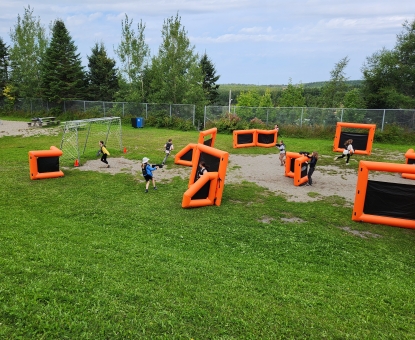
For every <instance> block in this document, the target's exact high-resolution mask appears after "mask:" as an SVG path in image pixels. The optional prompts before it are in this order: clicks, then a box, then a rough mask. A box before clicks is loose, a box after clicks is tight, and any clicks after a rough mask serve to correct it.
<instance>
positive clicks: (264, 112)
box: [0, 98, 415, 131]
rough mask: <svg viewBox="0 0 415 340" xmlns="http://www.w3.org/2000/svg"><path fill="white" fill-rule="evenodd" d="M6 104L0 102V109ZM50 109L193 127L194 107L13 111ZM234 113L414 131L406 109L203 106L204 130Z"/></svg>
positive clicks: (32, 106)
mask: <svg viewBox="0 0 415 340" xmlns="http://www.w3.org/2000/svg"><path fill="white" fill-rule="evenodd" d="M3 105H5V104H4V102H3V101H0V108H1V107H2V106H3ZM53 108H59V109H60V110H62V111H63V112H65V113H66V112H85V113H88V114H89V115H91V114H92V115H93V116H94V117H97V118H99V117H111V116H117V117H122V118H129V117H143V118H145V119H148V118H149V117H155V116H157V117H160V116H162V117H163V116H166V117H178V118H181V119H184V120H189V121H191V122H192V124H193V125H194V126H195V121H196V120H195V118H196V117H195V115H196V106H195V105H193V104H153V103H132V102H102V101H84V100H65V101H63V102H62V103H60V104H53V103H50V102H48V101H46V100H43V99H41V98H35V99H19V100H17V101H16V103H15V105H14V109H15V110H16V111H25V112H30V114H31V115H32V116H36V115H38V114H41V113H47V112H48V111H50V110H51V109H53ZM229 111H230V113H231V114H236V115H238V117H239V118H240V119H242V120H243V121H245V122H249V121H251V120H252V119H254V118H257V119H260V120H262V121H263V122H264V123H266V124H269V125H273V124H286V125H288V124H289V125H298V126H315V125H319V126H334V125H336V123H337V122H350V123H366V124H369V123H370V124H376V126H377V128H378V129H380V130H381V131H383V130H384V128H385V126H387V125H388V124H396V125H397V126H400V127H402V128H406V129H410V130H415V110H407V109H376V110H369V109H349V108H316V107H245V106H205V108H204V117H203V127H206V124H207V123H208V122H213V121H215V120H218V119H220V118H221V117H225V116H226V115H228V114H229Z"/></svg>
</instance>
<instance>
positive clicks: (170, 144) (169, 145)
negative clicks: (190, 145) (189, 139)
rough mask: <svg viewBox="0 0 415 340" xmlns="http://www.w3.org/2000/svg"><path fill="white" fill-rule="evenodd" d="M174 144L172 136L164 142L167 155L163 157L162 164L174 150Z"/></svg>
mask: <svg viewBox="0 0 415 340" xmlns="http://www.w3.org/2000/svg"><path fill="white" fill-rule="evenodd" d="M173 149H174V146H173V141H172V139H171V138H170V139H169V140H168V141H167V143H166V144H164V152H165V156H164V159H163V162H162V163H161V164H163V165H164V164H165V163H166V162H167V157H169V155H170V153H171V152H172V151H173Z"/></svg>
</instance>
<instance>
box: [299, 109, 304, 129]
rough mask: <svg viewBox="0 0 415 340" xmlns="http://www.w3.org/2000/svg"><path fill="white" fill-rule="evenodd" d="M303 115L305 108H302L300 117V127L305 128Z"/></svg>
mask: <svg viewBox="0 0 415 340" xmlns="http://www.w3.org/2000/svg"><path fill="white" fill-rule="evenodd" d="M303 114H304V108H303V107H302V108H301V117H300V127H303Z"/></svg>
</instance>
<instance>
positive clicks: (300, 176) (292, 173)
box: [284, 152, 309, 186]
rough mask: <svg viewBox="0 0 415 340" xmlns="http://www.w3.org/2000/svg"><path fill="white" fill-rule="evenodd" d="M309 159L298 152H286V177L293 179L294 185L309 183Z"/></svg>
mask: <svg viewBox="0 0 415 340" xmlns="http://www.w3.org/2000/svg"><path fill="white" fill-rule="evenodd" d="M308 160H309V159H308V157H307V156H304V155H303V154H301V153H298V152H286V154H285V173H284V174H285V176H286V177H291V178H293V181H294V185H295V186H299V185H302V184H304V183H306V182H307V181H308V177H307V172H308V163H307V162H308Z"/></svg>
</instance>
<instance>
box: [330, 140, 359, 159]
mask: <svg viewBox="0 0 415 340" xmlns="http://www.w3.org/2000/svg"><path fill="white" fill-rule="evenodd" d="M352 143H353V139H348V140H347V141H345V142H344V147H345V149H344V150H343V154H342V155H341V156H336V157H334V160H337V159H339V158H344V157H345V156H346V157H347V158H346V165H349V160H350V156H351V155H352V154H353V153H354V149H353V145H352Z"/></svg>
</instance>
